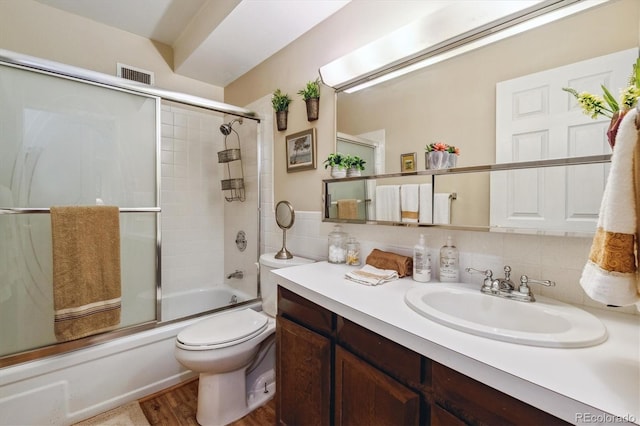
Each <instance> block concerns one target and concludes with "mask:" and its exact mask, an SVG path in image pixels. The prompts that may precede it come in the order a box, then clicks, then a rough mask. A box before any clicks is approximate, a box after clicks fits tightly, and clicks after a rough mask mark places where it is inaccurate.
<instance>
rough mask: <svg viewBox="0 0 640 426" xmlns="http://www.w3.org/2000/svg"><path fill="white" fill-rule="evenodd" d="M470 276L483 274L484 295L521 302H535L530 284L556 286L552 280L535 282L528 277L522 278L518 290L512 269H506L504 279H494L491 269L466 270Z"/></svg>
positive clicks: (482, 290) (508, 267)
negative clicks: (512, 278)
mask: <svg viewBox="0 0 640 426" xmlns="http://www.w3.org/2000/svg"><path fill="white" fill-rule="evenodd" d="M465 271H467V272H468V273H469V274H482V275H484V281H483V282H482V287H481V288H480V291H481V292H482V293H484V294H489V295H491V296H498V297H503V298H505V299H513V300H518V301H520V302H535V301H536V298H535V297H534V296H533V293H531V289H530V288H529V284H540V285H544V286H546V287H553V286H555V285H556V283H555V282H554V281H550V280H534V279H531V278H529V277H527V276H526V275H522V276H521V277H520V286H519V287H518V288H516V286H515V284H514V283H513V281H511V267H510V266H505V267H504V278H496V279H494V278H493V272H492V271H491V269H487V270H484V271H483V270H481V269H474V268H466V269H465Z"/></svg>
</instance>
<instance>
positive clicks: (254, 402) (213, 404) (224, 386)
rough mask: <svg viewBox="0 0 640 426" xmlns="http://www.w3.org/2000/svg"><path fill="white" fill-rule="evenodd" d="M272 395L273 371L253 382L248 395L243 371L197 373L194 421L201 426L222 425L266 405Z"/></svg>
mask: <svg viewBox="0 0 640 426" xmlns="http://www.w3.org/2000/svg"><path fill="white" fill-rule="evenodd" d="M265 385H266V386H265ZM265 387H266V390H267V392H266V393H265V392H264V390H265ZM274 395H275V371H273V370H272V371H270V372H268V373H265V374H264V375H263V376H262V377H261V379H260V380H259V382H258V381H256V383H255V384H254V385H253V387H252V389H250V392H249V394H248V395H247V385H246V374H245V370H244V369H240V370H237V371H231V372H229V373H223V374H207V373H200V378H199V384H198V411H197V414H196V419H197V420H198V423H199V424H201V425H202V426H223V425H226V424H229V423H231V422H234V421H236V420H238V419H240V418H241V417H243V416H245V415H247V414H249V413H250V412H251V411H253V410H255V409H256V408H258V407H260V406H262V405H264V404H266V403H267V402H268V401H269V400H270V399H271V398H273V397H274Z"/></svg>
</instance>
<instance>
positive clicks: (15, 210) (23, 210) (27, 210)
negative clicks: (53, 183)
mask: <svg viewBox="0 0 640 426" xmlns="http://www.w3.org/2000/svg"><path fill="white" fill-rule="evenodd" d="M159 211H161V209H160V207H121V208H120V213H154V212H159ZM34 213H50V209H49V208H32V207H11V208H7V207H0V214H34Z"/></svg>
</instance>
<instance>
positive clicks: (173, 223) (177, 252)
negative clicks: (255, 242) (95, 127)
mask: <svg viewBox="0 0 640 426" xmlns="http://www.w3.org/2000/svg"><path fill="white" fill-rule="evenodd" d="M220 124H222V119H221V118H220V117H216V116H215V115H213V114H210V113H207V112H201V111H197V110H194V109H188V108H186V107H183V106H180V105H174V104H163V105H162V145H161V190H162V193H161V207H162V235H163V241H162V285H163V292H164V294H171V293H180V292H188V291H196V290H197V289H199V288H207V287H211V286H215V285H220V284H222V280H221V278H220V277H221V276H222V271H223V269H224V265H223V259H224V247H223V238H222V231H221V230H220V229H219V228H220V226H219V221H220V218H222V217H223V215H224V206H223V201H222V200H221V199H220V198H221V197H212V196H211V194H212V188H213V187H212V185H213V184H214V183H215V184H218V183H219V180H220V176H219V170H218V168H217V167H214V166H213V164H212V163H211V160H207V155H208V157H209V158H210V157H211V156H212V155H211V154H212V153H214V152H215V147H214V143H215V139H214V135H213V134H211V135H209V136H206V131H209V132H210V133H212V131H213V130H216V129H217V127H218V126H219V125H220ZM216 131H217V130H216ZM216 165H217V164H216ZM215 189H218V188H217V187H216V188H215ZM213 192H215V191H213ZM218 193H219V191H218Z"/></svg>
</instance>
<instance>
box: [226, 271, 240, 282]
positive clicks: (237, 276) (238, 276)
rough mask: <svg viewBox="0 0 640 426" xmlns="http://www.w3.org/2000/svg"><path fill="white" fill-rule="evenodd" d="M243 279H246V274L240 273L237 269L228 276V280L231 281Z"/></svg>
mask: <svg viewBox="0 0 640 426" xmlns="http://www.w3.org/2000/svg"><path fill="white" fill-rule="evenodd" d="M243 277H244V272H242V271H239V270H238V269H236V271H235V272H232V273H230V274H229V275H227V279H228V280H230V279H231V278H243Z"/></svg>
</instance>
